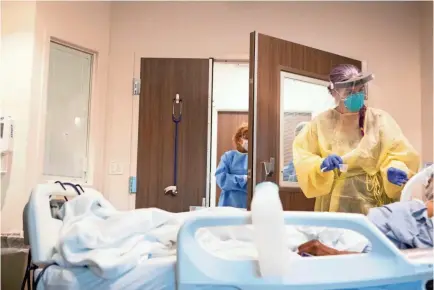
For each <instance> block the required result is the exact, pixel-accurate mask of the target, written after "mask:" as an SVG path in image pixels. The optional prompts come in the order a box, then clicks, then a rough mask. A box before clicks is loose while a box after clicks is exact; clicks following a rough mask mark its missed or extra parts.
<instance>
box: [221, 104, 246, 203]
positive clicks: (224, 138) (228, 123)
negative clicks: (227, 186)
mask: <svg viewBox="0 0 434 290" xmlns="http://www.w3.org/2000/svg"><path fill="white" fill-rule="evenodd" d="M248 117H249V113H248V112H232V111H231V112H230V111H227V112H222V111H220V112H218V116H217V160H216V164H217V166H218V164H219V163H220V158H221V156H222V155H223V153H225V152H226V151H229V150H233V149H236V146H235V144H234V141H233V137H234V135H235V132H236V130H237V129H238V127H239V126H241V124H243V123H247V121H248ZM220 193H221V189H220V187H218V185H217V186H216V204H218V200H219V197H220Z"/></svg>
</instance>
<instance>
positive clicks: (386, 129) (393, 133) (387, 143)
mask: <svg viewBox="0 0 434 290" xmlns="http://www.w3.org/2000/svg"><path fill="white" fill-rule="evenodd" d="M380 134H381V136H380V138H381V146H383V148H384V150H382V153H381V156H380V172H381V177H382V179H383V184H384V190H385V192H386V195H387V196H388V197H389V198H393V199H399V198H400V196H401V191H402V186H397V185H394V184H392V183H390V182H389V180H388V178H387V170H388V169H389V168H391V167H395V168H397V169H401V170H403V171H405V172H406V173H407V175H408V177H409V178H411V177H412V176H413V175H414V174H416V173H417V172H418V170H419V167H420V156H419V154H418V152H417V151H416V150H415V149H414V148H413V146H412V145H411V144H410V142H409V141H408V140H407V138H406V137H405V136H404V134H403V133H402V131H401V128H399V125H398V124H397V123H396V121H395V120H394V119H393V118H392V116H390V115H389V114H387V113H385V112H384V113H383V115H382V124H381V129H380Z"/></svg>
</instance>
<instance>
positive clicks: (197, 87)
mask: <svg viewBox="0 0 434 290" xmlns="http://www.w3.org/2000/svg"><path fill="white" fill-rule="evenodd" d="M212 66H213V61H212V59H167V58H142V60H141V70H140V78H141V88H140V105H139V130H138V131H139V133H138V134H139V136H138V148H137V150H138V152H137V193H136V208H147V207H157V208H161V209H163V210H167V211H171V212H181V211H188V210H189V207H190V206H205V205H209V192H210V190H209V189H210V187H209V186H210V175H209V174H210V168H211V165H210V157H211V148H210V146H211V142H209V140H210V136H211V131H210V130H211V104H212V89H211V88H212V71H213V70H212ZM177 96H178V98H179V101H176V100H177ZM177 122H178V124H177V125H176V123H177ZM176 127H177V133H176ZM175 139H176V144H175ZM175 147H176V148H177V149H176V151H175ZM175 176H176V178H175ZM169 186H176V193H175V192H174V191H173V189H169V190H168V191H167V192H165V188H167V187H169Z"/></svg>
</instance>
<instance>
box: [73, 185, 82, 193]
mask: <svg viewBox="0 0 434 290" xmlns="http://www.w3.org/2000/svg"><path fill="white" fill-rule="evenodd" d="M75 186H76V187H78V188H80V190H81V192H82V193H84V189H83V187H81V185H80V184H76V185H75Z"/></svg>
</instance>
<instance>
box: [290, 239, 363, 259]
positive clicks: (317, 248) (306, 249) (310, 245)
mask: <svg viewBox="0 0 434 290" xmlns="http://www.w3.org/2000/svg"><path fill="white" fill-rule="evenodd" d="M298 252H299V253H307V254H310V255H313V256H335V255H347V254H355V253H353V252H347V251H338V250H336V249H333V248H330V247H327V246H326V245H324V244H323V243H321V242H320V241H317V240H312V241H309V242H307V243H304V244H302V245H301V246H299V247H298Z"/></svg>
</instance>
